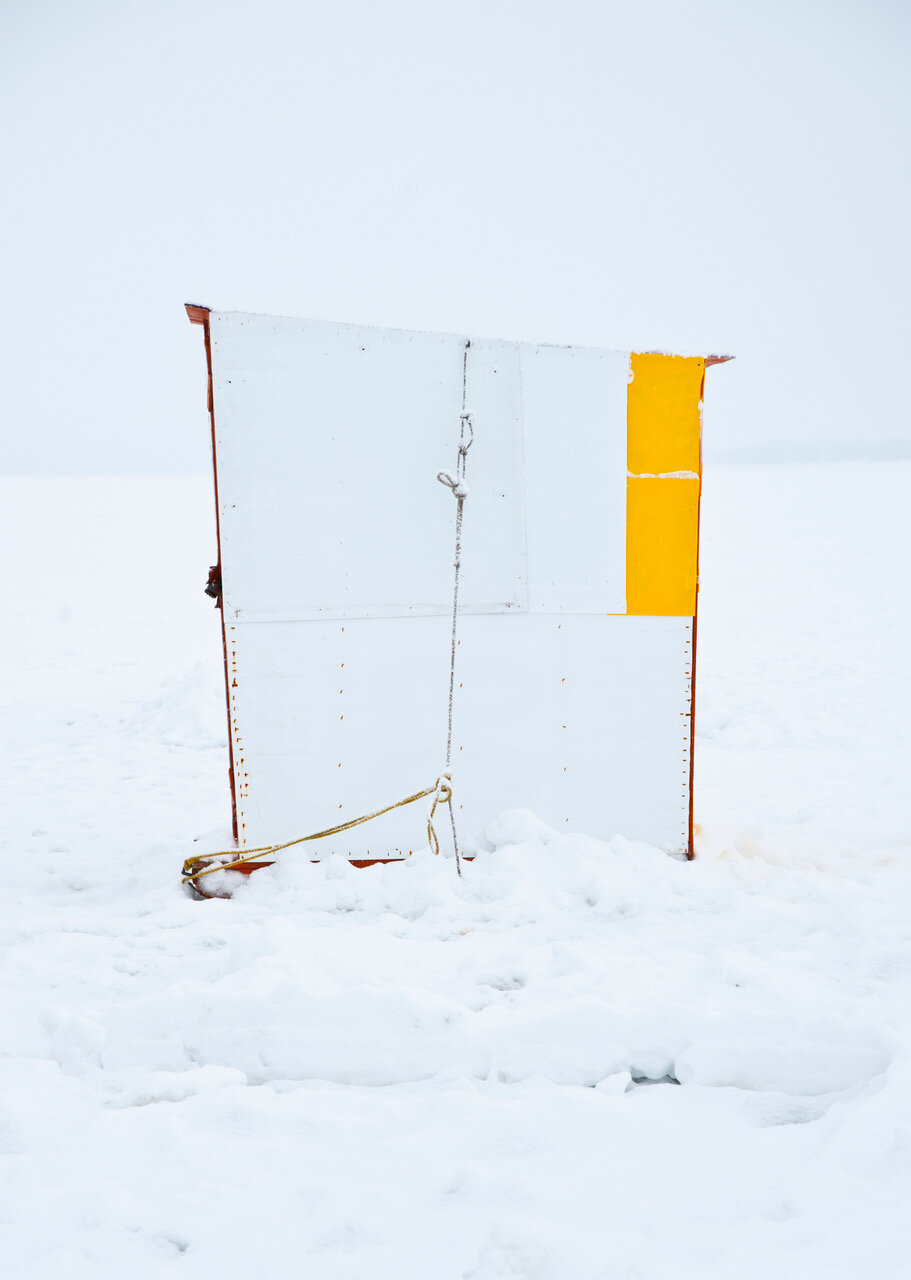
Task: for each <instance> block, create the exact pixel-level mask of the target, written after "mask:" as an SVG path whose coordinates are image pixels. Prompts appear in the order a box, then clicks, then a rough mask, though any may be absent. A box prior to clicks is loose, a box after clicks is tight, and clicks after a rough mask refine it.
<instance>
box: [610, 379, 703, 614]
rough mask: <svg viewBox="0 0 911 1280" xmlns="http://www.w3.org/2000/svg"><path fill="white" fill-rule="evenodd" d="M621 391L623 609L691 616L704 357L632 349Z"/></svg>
mask: <svg viewBox="0 0 911 1280" xmlns="http://www.w3.org/2000/svg"><path fill="white" fill-rule="evenodd" d="M630 363H631V372H632V381H631V382H630V385H629V389H628V394H627V418H626V421H627V471H628V478H627V493H626V503H627V506H626V611H627V613H630V614H646V615H651V616H669V617H692V616H693V615H694V613H695V612H696V569H697V563H698V549H699V491H700V485H701V480H700V441H699V435H700V426H701V411H700V401H701V398H702V379H703V376H704V373H705V361H704V360H703V359H701V358H697V357H686V356H665V355H633V356H632V357H631V361H630Z"/></svg>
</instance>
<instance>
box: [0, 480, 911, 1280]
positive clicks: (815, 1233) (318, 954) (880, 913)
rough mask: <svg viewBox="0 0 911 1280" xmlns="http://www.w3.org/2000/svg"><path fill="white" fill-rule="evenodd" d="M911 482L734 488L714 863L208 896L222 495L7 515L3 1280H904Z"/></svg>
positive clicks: (714, 765) (715, 484)
mask: <svg viewBox="0 0 911 1280" xmlns="http://www.w3.org/2000/svg"><path fill="white" fill-rule="evenodd" d="M909 486H911V464H907V463H893V464H890V463H864V464H848V463H844V464H830V465H819V466H813V465H804V466H791V467H785V466H754V467H748V466H744V467H735V466H727V467H723V466H716V467H714V468H710V469H709V472H708V476H707V481H706V496H705V505H704V516H705V525H704V529H705V540H704V553H703V560H702V584H703V594H702V611H701V615H700V630H699V662H700V665H699V722H698V723H699V737H698V746H697V806H696V808H697V818H698V820H699V822H700V825H701V838H700V856H699V858H698V859H697V861H696V862H695V863H693V864H691V865H684V864H681V863H678V862H675V861H672V860H670V859H668V858H666V857H664V856H663V855H662V854H660V853H658V852H657V851H655V850H651V849H649V848H646V847H643V846H633V845H630V844H629V843H627V842H626V841H624V840H623V839H621V838H617V839H615V840H614V841H612V842H611V843H610V844H604V843H598V842H596V841H594V840H592V839H589V838H587V837H586V836H584V835H581V834H577V835H559V836H557V835H554V834H552V833H551V832H549V831H548V830H547V829H545V828H541V827H540V825H536V824H535V823H534V822H533V821H532V820H531V819H530V818H528V817H527V816H523V815H506V816H504V817H502V818H501V819H499V820H498V821H497V822H495V823H494V824H493V826H492V827H491V829H490V831H489V833H488V834H489V836H490V838H491V840H492V842H493V843H494V844H495V846H496V851H495V852H494V853H493V854H491V855H488V856H483V857H481V858H479V859H478V860H477V861H476V862H474V863H473V864H472V865H471V866H470V868H468V869H467V870H466V875H465V878H464V880H462V881H459V880H457V879H456V877H455V874H454V870H453V866H452V863H451V862H450V861H447V860H443V859H438V860H434V859H431V858H430V857H429V855H428V856H427V857H426V858H415V859H413V860H412V861H411V862H410V863H408V864H407V865H405V866H394V867H389V868H382V867H376V868H372V869H370V870H367V871H357V870H353V869H351V868H349V867H348V866H347V865H346V864H344V863H338V862H335V861H333V862H331V863H330V864H327V865H323V866H318V867H317V866H312V865H310V864H309V863H307V862H306V861H304V859H303V858H301V857H299V856H295V857H289V858H288V860H287V862H286V863H285V864H284V865H283V866H282V867H281V868H277V869H275V870H273V871H268V872H260V873H258V874H257V875H255V876H254V877H252V878H251V879H250V881H249V883H247V884H246V885H245V886H244V887H243V888H242V890H241V891H240V892H239V893H238V894H237V895H236V896H235V898H234V899H233V900H232V901H230V902H228V901H213V902H204V903H199V902H194V901H191V900H190V899H189V898H187V897H186V896H185V894H184V893H183V891H182V890H181V888H180V886H179V884H178V872H179V865H180V861H181V858H182V856H184V851H185V846H186V845H187V844H188V843H189V842H190V841H191V840H192V838H193V837H194V836H195V835H197V834H198V833H200V832H205V831H207V830H209V829H211V828H213V827H219V826H221V827H222V828H223V830H224V833H225V834H227V827H226V820H227V817H228V805H229V801H228V782H227V772H226V771H227V752H226V743H225V731H224V712H223V701H222V699H223V688H222V683H221V681H222V675H221V667H220V662H221V649H220V640H219V635H218V630H217V615H216V613H215V610H214V609H212V608H211V606H210V604H209V602H208V601H207V600H206V599H205V597H204V596H203V595H202V594H201V584H202V583H203V582H204V580H205V574H206V570H207V567H208V565H209V564H210V563H211V561H212V559H213V558H214V555H213V547H214V534H213V529H212V524H213V516H212V507H211V496H210V491H209V482H208V480H207V479H206V478H196V477H192V478H185V479H174V478H170V479H117V478H106V479H103V480H88V479H37V478H33V479H11V480H6V481H3V482H2V484H0V499H2V512H0V519H2V522H3V526H4V527H3V529H2V534H0V537H2V542H0V545H2V546H3V547H4V548H7V551H6V552H5V553H4V568H3V571H2V589H3V596H4V599H3V610H4V612H3V616H4V619H5V624H4V629H3V636H2V644H3V648H4V652H3V655H2V670H3V672H4V676H5V678H4V689H5V694H6V695H7V696H6V702H7V707H6V710H5V713H4V731H3V734H2V749H3V751H4V753H5V759H4V762H3V777H4V781H5V787H4V802H3V809H2V815H0V820H2V825H3V828H4V830H3V845H2V850H3V853H2V857H3V864H2V865H3V893H2V903H0V934H2V964H3V969H2V978H0V1000H2V1015H0V1037H2V1044H0V1048H2V1051H3V1054H4V1056H3V1057H2V1058H0V1168H2V1180H3V1185H2V1194H0V1258H2V1259H4V1262H3V1264H2V1273H3V1275H4V1276H9V1277H11V1278H12V1277H16V1278H20V1277H22V1278H25V1277H28V1278H29V1280H33V1278H39V1277H40V1280H57V1278H59V1280H64V1278H66V1280H82V1278H83V1277H85V1278H88V1277H91V1278H92V1280H108V1278H109V1277H110V1278H111V1280H114V1278H115V1277H116V1280H124V1278H125V1277H129V1278H130V1280H146V1278H147V1277H148V1278H150V1280H151V1278H155V1280H170V1278H171V1277H174V1278H179V1280H184V1278H185V1280H248V1278H249V1277H251V1276H268V1277H274V1278H277V1280H284V1278H285V1277H289V1278H290V1277H295V1278H296V1277H305V1278H306V1280H336V1278H338V1280H342V1278H344V1280H366V1278H367V1277H369V1278H370V1280H387V1278H388V1280H393V1278H394V1280H506V1278H507V1277H520V1278H522V1280H619V1278H620V1277H629V1278H631V1280H632V1278H636V1280H678V1278H680V1280H682V1278H686V1280H690V1278H692V1280H696V1278H697V1277H698V1278H699V1280H716V1278H717V1280H722V1278H723V1280H731V1278H732V1277H736V1280H749V1278H752V1277H757V1278H759V1277H762V1280H769V1278H770V1277H774V1280H791V1278H792V1277H793V1278H794V1280H796V1278H797V1277H800V1278H801V1280H806V1278H807V1277H810V1278H815V1277H820V1278H824V1280H861V1277H863V1278H864V1280H867V1278H868V1277H872V1278H875V1280H891V1278H893V1277H894V1278H896V1280H897V1278H898V1277H904V1276H906V1275H907V1274H908V1273H909V1268H911V1261H909V1256H911V1236H909V1228H908V1221H909V1215H908V1212H907V1200H908V1194H909V1191H911V1125H909V1112H911V931H909V927H908V918H909V898H911V874H909V853H911V816H909V791H911V788H909V785H908V777H909V764H911V759H909V756H911V752H909V741H908V729H907V724H908V709H909V705H911V698H909V693H911V691H909V681H908V674H907V667H908V647H909V646H908V640H909V636H911V616H909V605H908V595H909V592H908V586H909V583H908V567H907V558H908V547H909V545H911V537H909V535H911V518H909V510H911V503H909V501H908V492H909ZM10 547H12V548H13V555H12V557H10V555H9V550H8V549H9V548H10Z"/></svg>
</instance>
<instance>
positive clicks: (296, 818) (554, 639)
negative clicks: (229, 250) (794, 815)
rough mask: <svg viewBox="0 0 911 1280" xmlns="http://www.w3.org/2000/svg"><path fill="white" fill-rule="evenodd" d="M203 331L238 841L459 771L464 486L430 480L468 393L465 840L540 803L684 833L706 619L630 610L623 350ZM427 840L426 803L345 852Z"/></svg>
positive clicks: (428, 337) (615, 824) (571, 825)
mask: <svg viewBox="0 0 911 1280" xmlns="http://www.w3.org/2000/svg"><path fill="white" fill-rule="evenodd" d="M210 327H211V344H212V367H213V390H214V413H215V439H216V464H217V475H218V492H219V502H220V511H219V515H220V538H221V548H220V550H221V561H222V576H223V587H224V621H225V635H226V646H227V652H228V658H229V695H230V696H229V709H230V719H231V724H232V734H233V737H234V743H233V745H234V760H235V790H236V802H237V815H238V824H239V836H240V843H241V845H242V846H246V847H250V846H253V845H257V844H262V843H265V842H271V841H280V840H284V839H289V838H291V837H293V836H295V835H298V834H303V833H304V832H306V831H309V830H313V829H316V828H322V827H326V826H329V825H332V824H334V823H338V822H341V821H345V820H347V819H349V818H353V817H356V816H357V815H358V814H360V813H364V812H367V811H368V810H370V809H372V808H375V807H379V806H381V805H384V804H388V803H390V802H391V801H393V800H395V799H398V798H400V797H402V796H404V795H407V794H409V793H411V792H414V791H416V790H418V789H420V788H421V787H424V786H426V785H429V784H430V783H432V782H433V780H434V778H435V777H436V775H437V774H438V773H439V771H440V769H441V768H442V767H443V763H444V757H445V745H446V711H447V692H448V671H449V629H450V620H449V611H450V608H451V598H452V558H453V536H454V517H455V503H454V501H453V498H452V495H451V493H450V492H449V491H448V490H447V489H446V488H445V487H444V486H442V485H440V484H439V483H437V480H436V474H437V472H438V471H440V470H441V469H444V468H445V469H449V470H452V469H453V468H454V465H455V460H456V448H457V443H458V438H459V414H460V412H461V409H462V404H463V390H464V396H465V403H466V407H467V408H468V409H469V410H470V411H471V413H472V415H473V420H474V427H475V441H474V444H473V445H472V448H471V450H470V453H469V455H468V484H469V490H470V492H469V497H468V499H467V500H466V504H465V526H464V547H463V591H462V606H463V609H462V612H463V617H462V620H461V623H460V639H461V643H460V646H459V654H458V675H457V696H456V704H455V720H454V747H455V751H454V785H455V797H456V799H455V803H456V813H457V817H458V820H459V826H460V831H461V833H462V835H463V837H464V839H465V843H466V845H468V846H471V844H472V843H473V842H474V841H475V840H477V839H478V837H479V836H480V835H481V833H482V831H483V828H484V826H485V825H486V824H487V823H488V822H490V821H491V820H492V819H493V818H494V817H495V816H496V814H497V813H498V812H500V811H501V810H503V809H505V808H515V807H522V808H530V809H534V810H535V811H536V812H537V813H538V814H539V815H540V816H541V817H542V818H543V819H544V820H545V821H546V822H548V823H550V824H551V825H552V826H554V827H556V828H558V829H559V830H563V831H568V830H581V831H588V832H590V833H592V834H594V835H598V836H605V837H606V836H610V835H612V834H614V833H615V832H622V833H624V834H626V835H628V836H630V837H633V838H639V839H645V840H649V841H651V842H652V843H654V844H657V845H660V846H662V847H665V848H667V849H669V850H673V851H683V850H685V848H686V844H687V838H688V812H689V781H688V779H689V714H690V680H691V672H692V662H691V657H692V653H691V644H692V620H691V619H689V618H667V617H635V618H634V617H627V616H625V608H626V603H625V580H626V576H625V575H626V559H625V557H626V484H627V473H626V392H627V384H628V381H629V376H630V375H629V369H630V360H629V355H628V354H627V353H615V352H605V351H598V350H591V349H582V350H580V349H572V348H557V347H536V346H530V345H523V344H516V343H505V342H489V341H477V340H472V342H471V344H470V346H469V347H468V351H467V359H466V354H465V353H466V340H465V339H463V338H460V337H457V336H452V335H439V334H419V333H405V332H401V331H394V330H379V329H368V328H358V327H355V326H346V325H337V324H328V323H322V322H313V321H300V320H287V319H276V318H271V317H261V316H250V315H242V314H238V313H217V312H215V313H212V315H211V318H210ZM463 372H464V374H465V386H464V389H463ZM424 840H425V836H424V833H423V822H422V813H421V810H420V807H419V806H418V807H416V808H413V809H410V810H401V811H397V812H396V813H394V814H392V815H389V816H388V817H386V818H384V819H382V820H380V821H379V822H377V823H374V824H370V825H369V826H366V827H364V828H359V829H357V830H355V831H352V832H348V833H345V835H344V837H337V838H335V840H334V841H329V842H326V845H325V849H328V848H333V849H335V850H336V851H338V852H344V853H348V854H350V855H351V856H355V857H366V856H371V857H383V856H391V855H394V854H395V853H397V852H400V853H404V852H408V851H410V850H416V849H418V848H420V847H421V846H422V844H423V843H424ZM325 849H324V850H322V851H325ZM320 851H321V850H320V848H319V847H318V846H312V853H313V856H318V854H319V852H320Z"/></svg>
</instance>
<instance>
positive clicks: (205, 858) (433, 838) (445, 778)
mask: <svg viewBox="0 0 911 1280" xmlns="http://www.w3.org/2000/svg"><path fill="white" fill-rule="evenodd" d="M426 796H433V802H432V803H431V805H430V808H429V809H428V811H427V840H428V843H429V845H430V848H431V849H432V850H433V852H434V854H438V853H439V852H440V841H439V839H438V837H437V833H436V829H435V827H434V825H433V815H434V814H435V813H436V810H437V805H439V804H451V803H452V773H451V771H450V770H449V769H445V770H444V771H443V772H442V773H441V774H440V776H439V777H438V778H437V780H436V782H435V783H434V784H433V786H432V787H425V788H424V790H423V791H417V792H415V794H414V795H413V796H406V797H405V799H404V800H397V801H396V802H395V804H387V805H386V808H385V809H376V810H375V811H374V812H373V813H365V814H364V816H363V817H362V818H352V819H351V820H350V821H349V822H341V823H339V825H338V826H337V827H327V828H326V830H325V831H314V832H313V834H312V835H309V836H298V837H297V839H296V840H286V841H285V842H284V844H263V845H260V846H259V847H258V848H256V849H247V850H246V852H245V856H244V857H242V858H236V857H234V854H235V853H236V852H237V850H236V849H222V850H219V851H218V852H217V853H198V854H196V855H195V856H194V857H192V858H187V860H186V862H185V863H184V864H183V880H182V882H181V883H183V884H189V883H191V882H192V881H194V880H198V879H199V878H200V877H201V876H210V875H212V874H213V873H214V872H216V871H226V870H231V869H232V868H233V867H239V866H243V864H244V863H245V862H257V861H258V860H259V855H260V854H265V856H266V857H271V855H272V854H273V853H278V852H280V850H282V849H290V848H291V847H292V845H296V844H305V843H306V842H307V841H308V840H321V839H322V838H323V837H324V836H336V835H338V834H339V832H341V831H350V829H351V828H352V827H360V826H362V825H363V823H365V822H371V821H372V820H373V819H374V818H380V817H382V815H383V814H384V813H391V812H392V810H393V809H402V808H404V807H405V805H408V804H414V803H415V801H416V800H423V799H424V798H425V797H426ZM214 858H228V859H229V861H228V862H219V863H218V864H217V865H216V866H214V867H205V868H204V869H203V870H201V871H194V870H193V868H194V867H198V866H199V865H200V863H204V862H211V861H212V860H213V859H214Z"/></svg>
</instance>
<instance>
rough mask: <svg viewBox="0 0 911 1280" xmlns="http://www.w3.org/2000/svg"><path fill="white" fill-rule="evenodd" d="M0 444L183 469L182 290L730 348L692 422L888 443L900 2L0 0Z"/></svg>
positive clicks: (189, 432)
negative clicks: (700, 414)
mask: <svg viewBox="0 0 911 1280" xmlns="http://www.w3.org/2000/svg"><path fill="white" fill-rule="evenodd" d="M0 44H2V55H0V56H2V66H0V100H2V102H3V107H4V113H5V122H4V127H3V129H2V139H3V141H2V153H0V154H2V166H3V171H4V174H5V182H4V186H5V192H6V194H5V199H4V204H5V209H4V215H3V222H4V225H3V226H2V228H0V244H2V249H0V252H2V254H3V258H4V264H3V299H4V305H3V308H2V320H0V325H2V329H0V361H2V370H0V395H2V401H3V410H2V411H3V416H4V425H5V428H6V430H5V432H4V448H3V455H4V456H3V460H2V468H3V469H4V470H8V471H32V470H61V471H89V472H91V471H109V472H120V471H197V470H204V469H206V468H207V467H208V465H209V455H208V437H207V430H206V420H205V414H204V357H203V350H202V338H201V334H200V330H198V329H191V327H190V326H189V324H188V322H187V320H186V317H185V314H184V311H183V303H184V301H187V300H190V301H195V302H201V303H205V304H208V305H212V306H215V307H222V308H226V309H240V310H250V311H262V312H276V313H281V314H286V315H301V316H316V317H325V318H330V319H338V320H350V321H361V322H367V323H376V324H390V325H398V326H404V327H408V328H435V329H446V330H455V331H458V332H467V333H477V334H484V335H488V336H493V337H516V338H532V339H539V340H544V341H553V342H579V343H594V344H598V345H603V346H608V347H620V348H627V349H628V348H630V347H632V348H633V349H650V348H661V349H673V350H679V351H684V352H692V353H707V352H716V351H724V352H728V351H730V352H734V353H736V354H737V357H738V359H737V361H736V362H735V363H734V364H732V365H727V366H724V367H723V368H720V369H716V370H713V371H712V372H711V373H710V374H709V387H708V390H707V405H706V418H707V433H708V444H709V447H710V448H716V449H717V448H718V447H728V446H743V445H748V444H751V443H753V442H763V441H779V440H784V441H798V442H800V441H809V442H819V441H832V440H834V441H848V440H852V441H858V440H859V441H880V440H894V439H899V438H902V439H905V440H909V439H911V416H909V401H911V396H909V391H908V376H907V363H908V349H909V332H908V320H907V317H908V306H909V302H908V295H909V287H908V286H909V283H911V271H909V250H908V241H909V234H911V233H909V227H911V208H909V189H911V179H909V166H908V159H909V145H908V143H909V132H911V110H909V107H911V58H909V50H911V5H908V4H907V3H904V2H902V0H869V2H868V3H856V2H852V0H828V3H821V2H815V0H812V2H811V0H807V2H804V3H801V0H792V2H791V3H778V0H764V2H763V3H748V2H746V0H728V3H720V2H717V0H714V2H713V0H681V2H680V3H674V2H673V0H627V2H626V3H617V2H616V0H602V2H601V3H580V2H578V0H548V2H547V3H539V2H538V0H525V2H524V3H509V2H498V0H485V2H482V3H478V2H477V0H459V3H446V4H442V3H434V0H423V2H422V3H406V2H403V0H394V2H393V3H387V4H384V3H379V2H378V0H374V2H373V3H345V2H344V0H343V2H341V3H329V2H328V0H321V2H320V3H308V2H306V0H304V2H301V0H298V2H297V3H291V2H289V0H257V2H256V3H250V4H239V3H230V0H220V2H218V3H216V2H212V0H144V2H143V3H141V4H133V3H130V0H120V2H119V3H112V2H111V0H6V3H5V5H4V6H3V9H2V28H0Z"/></svg>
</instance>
